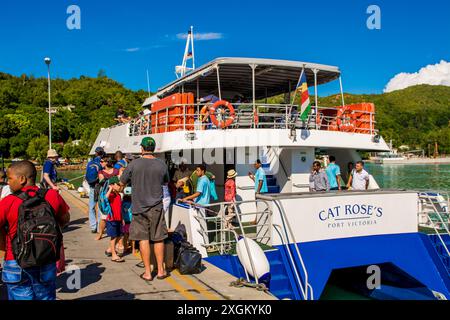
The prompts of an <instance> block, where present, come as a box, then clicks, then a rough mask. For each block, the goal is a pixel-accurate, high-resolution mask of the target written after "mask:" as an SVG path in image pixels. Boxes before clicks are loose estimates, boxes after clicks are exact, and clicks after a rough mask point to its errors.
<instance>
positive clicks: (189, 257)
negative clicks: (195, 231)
mask: <svg viewBox="0 0 450 320" xmlns="http://www.w3.org/2000/svg"><path fill="white" fill-rule="evenodd" d="M177 249H178V250H176V251H177V252H176V257H177V259H176V261H175V267H176V268H178V271H179V272H180V274H197V273H200V272H202V255H201V254H200V252H199V251H198V250H197V249H196V248H195V247H194V246H193V245H192V244H190V243H189V242H187V241H183V242H181V243H180V244H179V247H178V248H177Z"/></svg>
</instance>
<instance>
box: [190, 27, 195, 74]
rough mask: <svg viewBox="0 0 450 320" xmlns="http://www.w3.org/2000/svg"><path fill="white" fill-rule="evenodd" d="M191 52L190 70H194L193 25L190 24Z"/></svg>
mask: <svg viewBox="0 0 450 320" xmlns="http://www.w3.org/2000/svg"><path fill="white" fill-rule="evenodd" d="M191 49H192V51H191V53H192V70H195V53H194V27H193V26H191Z"/></svg>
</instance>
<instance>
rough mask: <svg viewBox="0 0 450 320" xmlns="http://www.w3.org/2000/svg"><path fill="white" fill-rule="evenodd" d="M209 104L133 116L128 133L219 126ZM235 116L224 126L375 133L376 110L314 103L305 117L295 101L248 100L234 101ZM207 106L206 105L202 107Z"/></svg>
mask: <svg viewBox="0 0 450 320" xmlns="http://www.w3.org/2000/svg"><path fill="white" fill-rule="evenodd" d="M211 105H212V104H205V103H198V104H194V105H184V104H177V105H172V106H170V107H167V108H163V109H161V110H158V111H155V112H153V113H152V114H151V115H145V116H141V117H137V118H134V119H132V120H130V121H129V122H128V126H129V127H128V128H129V130H128V134H129V136H139V135H149V134H154V133H165V132H171V131H198V130H214V129H221V128H218V127H216V126H215V125H214V124H213V123H212V122H211V121H210V119H209V113H208V110H209V107H210V106H211ZM233 106H234V109H235V119H234V121H233V122H232V123H231V124H230V125H229V126H228V127H227V129H243V128H253V129H292V128H295V129H310V130H326V131H345V132H354V133H363V134H370V135H375V134H377V133H378V131H377V130H376V129H375V124H376V121H375V113H373V112H369V111H365V110H352V112H351V113H349V114H345V113H344V114H342V115H340V116H338V109H337V108H328V107H313V108H312V111H311V112H310V113H309V114H308V117H307V118H306V119H302V118H301V117H300V114H299V112H300V106H299V105H296V104H269V103H258V104H256V105H255V107H254V106H253V105H252V104H249V103H236V104H233ZM205 107H206V108H205ZM229 114H230V113H229V110H227V109H226V110H225V109H224V110H223V113H219V114H218V117H223V119H225V118H226V117H227V116H229Z"/></svg>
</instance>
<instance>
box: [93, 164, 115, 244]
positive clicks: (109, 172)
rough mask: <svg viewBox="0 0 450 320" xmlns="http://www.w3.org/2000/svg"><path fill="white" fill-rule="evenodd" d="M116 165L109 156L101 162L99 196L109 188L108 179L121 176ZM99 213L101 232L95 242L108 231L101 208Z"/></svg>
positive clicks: (99, 231)
mask: <svg viewBox="0 0 450 320" xmlns="http://www.w3.org/2000/svg"><path fill="white" fill-rule="evenodd" d="M115 164H116V161H115V160H114V159H112V158H110V157H108V156H104V157H102V159H101V160H100V166H101V167H102V170H100V171H99V172H98V179H99V187H100V191H99V194H102V190H103V189H104V187H107V186H106V185H105V183H106V181H107V180H108V179H110V178H112V177H115V176H120V171H119V170H118V169H116V168H114V165H115ZM99 211H100V222H99V227H98V229H99V230H98V235H97V237H96V238H95V240H100V239H102V237H103V234H104V233H105V229H106V215H105V214H104V213H103V212H101V210H100V207H99Z"/></svg>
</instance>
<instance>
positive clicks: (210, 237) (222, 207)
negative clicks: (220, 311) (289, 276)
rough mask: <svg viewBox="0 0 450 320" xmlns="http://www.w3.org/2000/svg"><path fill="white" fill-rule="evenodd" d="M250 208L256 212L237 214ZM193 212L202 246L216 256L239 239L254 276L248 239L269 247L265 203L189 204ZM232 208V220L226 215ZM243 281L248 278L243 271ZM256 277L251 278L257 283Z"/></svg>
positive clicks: (269, 214)
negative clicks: (248, 220)
mask: <svg viewBox="0 0 450 320" xmlns="http://www.w3.org/2000/svg"><path fill="white" fill-rule="evenodd" d="M244 205H246V206H248V205H254V206H255V208H256V211H254V212H245V213H243V212H242V210H241V207H242V206H244ZM191 207H193V208H194V209H196V211H197V216H196V217H195V219H197V221H198V222H199V225H200V228H201V229H200V230H197V231H198V232H199V233H200V234H202V236H203V238H204V239H206V241H205V243H203V244H202V246H204V247H205V248H206V250H207V251H208V252H218V253H219V254H227V253H229V252H230V251H231V250H232V249H233V246H234V245H237V240H238V239H237V237H238V236H242V237H243V241H244V245H245V247H246V251H247V253H248V257H249V261H250V265H251V268H252V271H253V274H254V275H255V274H256V272H255V270H256V268H255V261H254V259H253V257H252V255H251V251H250V250H249V245H248V239H252V240H254V241H256V242H257V243H259V244H260V245H269V244H270V243H271V240H272V237H271V230H272V211H271V210H270V206H269V203H268V202H267V201H265V200H246V201H236V202H219V203H213V204H209V205H198V204H191ZM230 208H232V210H231V211H232V212H234V215H233V216H230V215H227V212H228V210H230ZM247 216H250V217H256V224H253V223H245V222H243V219H244V218H245V217H247ZM232 217H234V218H236V221H237V226H236V223H234V224H233V223H232V220H231V218H232ZM244 271H245V274H246V277H247V281H249V282H250V277H249V275H248V272H247V270H246V269H245V268H244ZM257 278H258V277H254V279H255V282H256V283H258V279H257Z"/></svg>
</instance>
